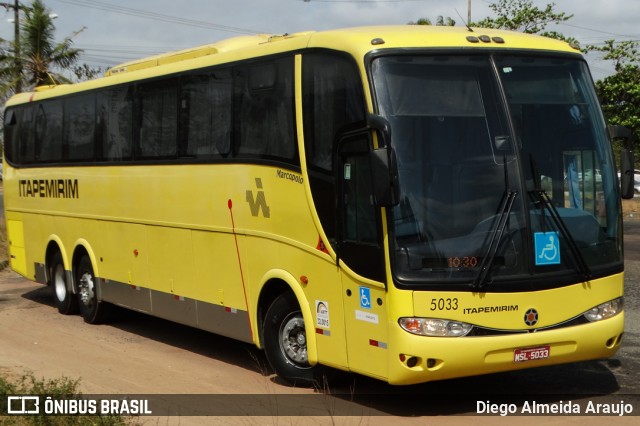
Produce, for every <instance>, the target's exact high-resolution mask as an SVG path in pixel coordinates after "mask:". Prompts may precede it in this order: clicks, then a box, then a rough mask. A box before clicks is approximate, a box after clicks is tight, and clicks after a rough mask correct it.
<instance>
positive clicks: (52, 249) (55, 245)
mask: <svg viewBox="0 0 640 426" xmlns="http://www.w3.org/2000/svg"><path fill="white" fill-rule="evenodd" d="M48 240H49V242H48V243H47V248H46V249H45V254H44V262H45V274H46V280H47V285H48V284H50V283H51V278H52V277H50V276H49V268H50V267H51V262H52V260H53V256H55V254H56V253H60V256H61V257H62V263H63V265H64V269H65V270H66V271H67V272H69V271H71V264H70V263H69V257H68V255H67V250H66V249H65V246H64V244H63V243H62V240H61V239H60V237H58V236H57V235H50V236H49V239H48ZM68 290H71V291H72V292H73V289H72V288H70V289H68Z"/></svg>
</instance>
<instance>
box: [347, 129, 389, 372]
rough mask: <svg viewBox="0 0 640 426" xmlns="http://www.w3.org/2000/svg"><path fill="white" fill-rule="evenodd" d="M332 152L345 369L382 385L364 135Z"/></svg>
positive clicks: (378, 262)
mask: <svg viewBox="0 0 640 426" xmlns="http://www.w3.org/2000/svg"><path fill="white" fill-rule="evenodd" d="M338 150H339V156H338V158H339V164H338V167H336V169H337V173H338V176H337V181H338V182H339V190H338V198H339V200H338V209H339V212H338V256H339V258H340V265H341V276H342V278H341V279H342V289H343V295H344V297H345V302H344V307H345V327H346V339H347V353H348V358H349V368H350V370H351V371H354V372H358V373H363V374H368V375H374V376H379V377H380V378H381V379H384V378H385V376H386V371H387V363H388V355H387V324H386V322H387V315H386V309H387V307H386V289H385V286H384V280H385V267H384V251H383V244H382V238H381V236H382V232H381V220H380V210H379V209H378V208H377V207H375V206H374V203H373V187H372V176H371V164H370V156H369V154H370V151H371V139H370V133H369V132H368V131H367V132H361V133H357V134H355V135H351V136H348V137H345V138H343V139H342V140H341V141H340V144H339V148H338Z"/></svg>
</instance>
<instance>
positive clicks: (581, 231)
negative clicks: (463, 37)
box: [372, 54, 622, 291]
mask: <svg viewBox="0 0 640 426" xmlns="http://www.w3.org/2000/svg"><path fill="white" fill-rule="evenodd" d="M372 77H373V82H374V88H375V96H376V100H377V108H378V113H379V114H381V115H382V116H384V117H385V118H386V119H387V120H388V121H389V122H390V124H391V134H392V142H391V144H392V147H393V148H394V150H395V151H396V154H397V160H398V168H399V180H400V191H401V197H400V203H399V204H398V205H397V206H396V207H394V208H393V209H392V211H391V212H390V213H389V218H390V220H389V223H390V227H389V229H390V235H391V237H392V238H390V246H391V250H392V256H391V258H392V267H393V271H394V277H395V280H396V283H397V284H398V285H399V286H418V287H420V286H424V285H427V286H429V287H428V288H431V289H433V288H435V287H440V288H451V287H452V286H453V287H455V288H461V286H465V285H466V286H468V287H469V288H470V289H481V288H490V289H491V291H515V290H516V289H517V288H518V287H517V286H521V287H524V288H527V289H542V288H552V287H557V286H560V285H568V284H571V283H577V282H581V281H587V280H589V279H591V278H594V277H598V276H604V275H606V274H609V273H612V272H615V271H621V270H622V255H621V243H620V242H621V231H622V230H621V224H620V223H619V202H618V193H617V189H616V177H615V176H616V175H615V170H614V169H615V168H614V163H613V159H612V155H611V149H610V145H609V141H608V138H607V134H606V131H605V125H604V120H603V118H602V114H601V112H600V110H599V107H598V104H597V100H596V97H595V93H594V90H593V85H592V82H591V78H590V75H589V73H588V71H587V68H586V65H585V64H584V62H583V61H582V60H580V59H576V58H574V57H572V56H553V57H539V56H531V55H523V56H506V55H504V56H503V55H470V56H462V55H437V56H433V55H417V54H416V55H413V54H412V55H407V54H402V55H395V56H394V55H390V56H381V57H377V58H375V59H374V60H373V61H372Z"/></svg>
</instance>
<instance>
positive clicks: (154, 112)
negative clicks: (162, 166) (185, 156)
mask: <svg viewBox="0 0 640 426" xmlns="http://www.w3.org/2000/svg"><path fill="white" fill-rule="evenodd" d="M139 93H140V141H139V146H138V153H137V155H136V157H138V156H139V157H141V158H170V157H175V155H176V152H177V136H178V84H177V81H176V80H173V81H163V82H160V83H156V84H146V85H142V86H141V87H140V92H139Z"/></svg>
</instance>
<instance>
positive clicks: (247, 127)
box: [234, 56, 298, 164]
mask: <svg viewBox="0 0 640 426" xmlns="http://www.w3.org/2000/svg"><path fill="white" fill-rule="evenodd" d="M293 69H294V67H293V56H291V57H285V58H279V59H275V60H274V59H270V60H268V61H261V62H258V63H254V64H251V65H246V66H240V67H237V68H236V76H235V101H236V111H235V115H234V117H235V119H236V121H235V123H234V130H235V132H236V133H237V137H236V138H235V143H236V146H235V149H234V154H236V155H238V156H240V157H242V156H244V155H248V156H251V157H264V158H273V159H278V160H285V161H286V162H289V163H296V164H297V163H298V161H297V157H296V153H297V149H296V138H295V118H294V111H295V109H294V102H293V101H294V94H293Z"/></svg>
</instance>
